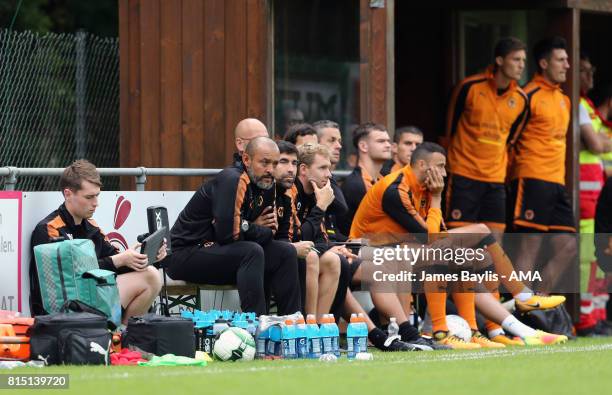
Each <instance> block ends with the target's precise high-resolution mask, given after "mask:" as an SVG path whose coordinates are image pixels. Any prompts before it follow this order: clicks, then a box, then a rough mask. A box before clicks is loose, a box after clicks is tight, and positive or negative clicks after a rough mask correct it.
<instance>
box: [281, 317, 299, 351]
mask: <svg viewBox="0 0 612 395" xmlns="http://www.w3.org/2000/svg"><path fill="white" fill-rule="evenodd" d="M282 341H283V357H284V358H287V359H295V358H297V350H296V336H295V324H294V322H293V320H292V319H288V320H285V327H284V328H283V338H282Z"/></svg>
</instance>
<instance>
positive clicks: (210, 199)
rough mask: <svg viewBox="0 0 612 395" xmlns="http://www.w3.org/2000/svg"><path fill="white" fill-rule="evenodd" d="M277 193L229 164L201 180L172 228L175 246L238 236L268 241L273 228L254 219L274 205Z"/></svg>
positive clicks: (227, 241)
mask: <svg viewBox="0 0 612 395" xmlns="http://www.w3.org/2000/svg"><path fill="white" fill-rule="evenodd" d="M275 195H276V188H274V187H272V188H270V189H268V190H264V189H261V188H258V187H257V185H255V184H253V183H251V180H250V178H249V176H248V174H247V173H246V171H244V170H243V169H242V168H241V167H236V166H230V167H226V168H225V169H223V171H221V173H219V174H218V175H217V176H216V177H215V178H214V179H212V180H210V181H208V182H206V183H204V184H202V186H201V187H200V188H199V189H198V190H197V191H196V192H195V193H194V195H193V196H192V198H191V199H190V200H189V202H188V203H187V205H186V206H185V208H184V209H183V211H181V213H180V214H179V216H178V219H177V220H176V222H175V223H174V226H172V230H171V231H170V235H171V239H172V248H173V250H175V251H178V250H180V249H183V248H185V247H191V246H194V245H203V244H206V243H217V244H220V245H224V244H230V243H232V242H234V241H239V240H245V241H254V242H256V243H258V244H266V243H267V242H269V241H270V240H272V238H273V234H272V229H270V228H267V227H264V226H260V225H257V224H255V223H254V222H253V221H255V220H256V219H257V217H259V216H260V215H261V213H262V212H263V210H264V209H265V208H266V207H268V206H269V207H273V208H274V205H275ZM244 229H246V230H244Z"/></svg>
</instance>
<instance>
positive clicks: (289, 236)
mask: <svg viewBox="0 0 612 395" xmlns="http://www.w3.org/2000/svg"><path fill="white" fill-rule="evenodd" d="M296 198H297V193H295V189H294V188H290V189H285V188H283V186H282V185H281V184H280V183H276V218H277V220H278V229H277V230H276V233H275V234H274V239H275V240H280V241H286V242H289V243H293V242H296V241H299V240H300V237H301V233H300V229H299V227H300V223H299V220H298V219H297V211H296V209H295V204H296V203H295V200H296Z"/></svg>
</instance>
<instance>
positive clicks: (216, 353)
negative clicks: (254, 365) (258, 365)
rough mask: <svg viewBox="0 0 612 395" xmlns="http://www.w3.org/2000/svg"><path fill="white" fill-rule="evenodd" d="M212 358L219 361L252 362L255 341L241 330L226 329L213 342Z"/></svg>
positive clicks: (235, 328)
mask: <svg viewBox="0 0 612 395" xmlns="http://www.w3.org/2000/svg"><path fill="white" fill-rule="evenodd" d="M213 357H214V358H215V359H217V360H219V361H241V360H243V361H252V360H253V358H255V340H253V336H251V334H250V333H249V332H247V331H246V330H244V329H242V328H237V327H231V328H227V329H225V330H224V331H223V332H221V333H220V334H219V336H218V338H217V339H216V341H215V345H214V346H213Z"/></svg>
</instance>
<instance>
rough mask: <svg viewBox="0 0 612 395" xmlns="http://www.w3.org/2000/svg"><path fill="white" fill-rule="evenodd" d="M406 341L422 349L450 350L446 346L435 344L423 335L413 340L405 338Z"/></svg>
mask: <svg viewBox="0 0 612 395" xmlns="http://www.w3.org/2000/svg"><path fill="white" fill-rule="evenodd" d="M406 343H408V344H411V345H413V346H415V347H421V348H422V351H433V350H450V349H451V348H450V347H448V346H443V345H441V344H437V343H436V342H434V341H433V340H431V339H427V338H424V337H421V336H419V337H417V338H416V339H413V340H407V341H406Z"/></svg>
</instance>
